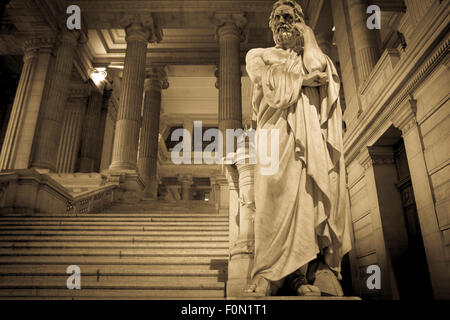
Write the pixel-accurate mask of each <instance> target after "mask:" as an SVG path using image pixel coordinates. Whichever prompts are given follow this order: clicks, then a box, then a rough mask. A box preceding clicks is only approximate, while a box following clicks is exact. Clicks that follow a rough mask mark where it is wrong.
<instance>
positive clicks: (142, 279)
mask: <svg viewBox="0 0 450 320" xmlns="http://www.w3.org/2000/svg"><path fill="white" fill-rule="evenodd" d="M68 277H69V275H68V274H65V275H51V276H41V275H37V276H22V275H19V276H10V275H6V276H5V275H0V289H6V288H42V289H45V288H49V289H50V288H61V289H63V288H67V279H68ZM81 287H82V288H83V289H89V288H99V289H100V288H101V289H116V290H119V289H121V288H123V289H133V288H142V290H145V288H147V289H150V288H152V289H159V290H164V289H172V290H195V289H204V290H218V289H223V288H224V283H223V282H219V281H217V277H199V276H155V277H149V276H146V275H143V276H138V275H130V276H128V275H119V276H108V275H104V276H103V275H101V274H99V276H97V275H84V274H83V273H81Z"/></svg>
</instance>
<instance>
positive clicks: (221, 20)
mask: <svg viewBox="0 0 450 320" xmlns="http://www.w3.org/2000/svg"><path fill="white" fill-rule="evenodd" d="M213 21H214V24H215V25H216V37H217V39H219V40H220V38H221V37H223V36H227V35H234V36H237V37H239V39H240V41H244V40H245V35H244V27H245V25H246V24H247V19H246V17H245V14H244V13H234V12H217V13H215V14H214V17H213Z"/></svg>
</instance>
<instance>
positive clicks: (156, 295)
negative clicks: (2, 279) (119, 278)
mask: <svg viewBox="0 0 450 320" xmlns="http://www.w3.org/2000/svg"><path fill="white" fill-rule="evenodd" d="M0 297H1V298H2V299H20V300H23V299H38V300H41V299H57V300H61V299H71V300H72V299H83V300H85V299H95V300H97V299H105V300H111V299H120V300H124V299H133V300H137V299H145V300H148V299H157V300H161V299H223V298H224V297H225V289H224V288H221V289H214V290H211V289H208V290H206V289H200V290H198V289H195V290H187V289H183V290H180V289H166V290H156V289H154V288H139V289H119V290H118V289H116V288H113V289H97V288H95V289H90V288H82V290H67V288H64V289H39V288H34V289H16V288H13V289H0Z"/></svg>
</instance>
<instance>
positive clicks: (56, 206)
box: [0, 169, 119, 214]
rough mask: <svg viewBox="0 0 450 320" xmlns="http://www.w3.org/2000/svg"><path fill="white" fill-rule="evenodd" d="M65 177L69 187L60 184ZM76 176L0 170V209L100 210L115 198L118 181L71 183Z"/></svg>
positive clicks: (33, 210)
mask: <svg viewBox="0 0 450 320" xmlns="http://www.w3.org/2000/svg"><path fill="white" fill-rule="evenodd" d="M80 179H81V180H80V181H83V179H82V178H81V177H80ZM95 179H97V180H98V177H95ZM64 180H67V181H72V182H71V183H72V185H71V187H68V186H65V185H63V184H61V182H60V181H64ZM75 180H76V179H75V178H74V175H67V179H64V175H58V176H55V174H47V173H39V172H38V171H36V170H33V169H27V170H16V171H14V172H3V173H0V213H25V214H30V213H37V212H42V213H51V214H61V213H64V214H77V213H89V212H100V211H102V210H104V209H106V208H107V207H108V206H110V205H111V204H112V203H113V202H114V201H115V200H116V194H117V192H118V191H119V184H116V183H108V184H105V183H103V184H102V183H101V184H97V185H95V184H93V183H91V184H88V185H87V187H86V188H82V187H81V186H80V185H78V186H75V185H74V184H73V181H75ZM91 180H92V179H91ZM100 180H101V181H103V179H100ZM85 182H86V180H84V181H83V183H85Z"/></svg>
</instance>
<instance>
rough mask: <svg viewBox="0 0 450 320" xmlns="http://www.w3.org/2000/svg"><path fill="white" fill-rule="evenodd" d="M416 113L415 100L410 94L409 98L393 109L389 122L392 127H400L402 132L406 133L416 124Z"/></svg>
mask: <svg viewBox="0 0 450 320" xmlns="http://www.w3.org/2000/svg"><path fill="white" fill-rule="evenodd" d="M416 113H417V100H415V99H414V98H413V97H412V96H411V97H410V99H409V100H407V101H405V102H404V103H403V104H401V105H400V106H399V107H398V108H397V110H395V112H394V113H393V115H392V117H391V122H392V124H393V125H394V127H396V128H398V129H400V131H402V133H403V134H406V133H408V131H409V130H410V129H411V128H413V127H414V125H416V124H417V120H416Z"/></svg>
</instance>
